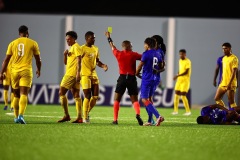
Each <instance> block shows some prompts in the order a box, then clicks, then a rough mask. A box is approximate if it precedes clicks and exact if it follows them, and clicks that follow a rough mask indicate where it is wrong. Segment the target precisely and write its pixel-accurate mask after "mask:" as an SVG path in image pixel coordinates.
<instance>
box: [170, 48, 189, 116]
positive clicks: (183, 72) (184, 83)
mask: <svg viewBox="0 0 240 160" xmlns="http://www.w3.org/2000/svg"><path fill="white" fill-rule="evenodd" d="M186 53H187V52H186V50H185V49H180V50H179V56H180V59H179V71H178V74H177V75H175V76H174V78H173V80H177V81H176V84H175V88H174V90H175V95H174V110H173V112H172V114H173V115H176V114H178V104H179V98H180V97H181V98H182V101H183V105H184V107H185V110H186V113H184V114H183V115H185V116H189V115H191V111H190V107H189V103H188V99H187V96H186V95H187V93H188V90H189V88H190V80H191V70H192V67H191V60H190V59H189V58H187V56H186Z"/></svg>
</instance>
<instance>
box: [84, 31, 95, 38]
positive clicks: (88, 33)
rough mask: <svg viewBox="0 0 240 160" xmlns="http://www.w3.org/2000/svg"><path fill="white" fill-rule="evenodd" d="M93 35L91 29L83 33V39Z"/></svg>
mask: <svg viewBox="0 0 240 160" xmlns="http://www.w3.org/2000/svg"><path fill="white" fill-rule="evenodd" d="M93 35H94V33H93V32H92V31H87V32H86V33H85V39H87V38H88V37H89V36H93Z"/></svg>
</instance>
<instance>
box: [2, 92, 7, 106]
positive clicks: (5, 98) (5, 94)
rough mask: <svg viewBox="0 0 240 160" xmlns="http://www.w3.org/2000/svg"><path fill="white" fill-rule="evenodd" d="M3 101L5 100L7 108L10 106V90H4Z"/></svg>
mask: <svg viewBox="0 0 240 160" xmlns="http://www.w3.org/2000/svg"><path fill="white" fill-rule="evenodd" d="M3 99H4V103H5V106H8V90H5V89H4V90H3Z"/></svg>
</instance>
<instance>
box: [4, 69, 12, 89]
mask: <svg viewBox="0 0 240 160" xmlns="http://www.w3.org/2000/svg"><path fill="white" fill-rule="evenodd" d="M5 75H6V77H5V79H4V80H3V85H4V86H10V85H11V73H10V72H9V71H7V72H6V73H5Z"/></svg>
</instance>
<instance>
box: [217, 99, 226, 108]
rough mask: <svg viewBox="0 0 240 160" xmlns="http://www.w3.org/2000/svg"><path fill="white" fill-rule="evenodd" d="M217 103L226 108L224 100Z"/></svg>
mask: <svg viewBox="0 0 240 160" xmlns="http://www.w3.org/2000/svg"><path fill="white" fill-rule="evenodd" d="M216 103H217V104H219V105H221V106H223V107H225V104H224V102H223V101H222V100H217V101H216Z"/></svg>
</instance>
